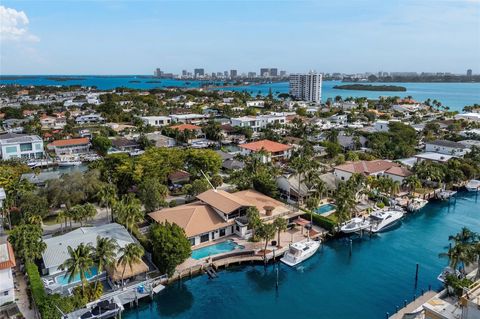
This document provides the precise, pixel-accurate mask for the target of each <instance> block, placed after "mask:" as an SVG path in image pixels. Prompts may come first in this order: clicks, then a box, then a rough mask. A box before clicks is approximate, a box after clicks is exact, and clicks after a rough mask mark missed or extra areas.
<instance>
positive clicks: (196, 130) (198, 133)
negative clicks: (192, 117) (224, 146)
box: [170, 124, 205, 141]
mask: <svg viewBox="0 0 480 319" xmlns="http://www.w3.org/2000/svg"><path fill="white" fill-rule="evenodd" d="M170 129H172V130H174V131H178V132H182V133H183V132H184V131H190V132H192V134H193V137H195V138H198V137H204V136H205V135H204V134H203V133H202V128H201V127H200V126H197V125H193V124H178V125H174V126H170ZM189 141H190V139H189Z"/></svg>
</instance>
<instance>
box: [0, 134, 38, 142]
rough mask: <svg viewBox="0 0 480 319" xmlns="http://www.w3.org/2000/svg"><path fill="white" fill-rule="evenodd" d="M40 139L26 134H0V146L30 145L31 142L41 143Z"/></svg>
mask: <svg viewBox="0 0 480 319" xmlns="http://www.w3.org/2000/svg"><path fill="white" fill-rule="evenodd" d="M41 141H42V139H41V138H40V136H37V135H27V134H16V133H7V134H0V144H8V143H31V142H41Z"/></svg>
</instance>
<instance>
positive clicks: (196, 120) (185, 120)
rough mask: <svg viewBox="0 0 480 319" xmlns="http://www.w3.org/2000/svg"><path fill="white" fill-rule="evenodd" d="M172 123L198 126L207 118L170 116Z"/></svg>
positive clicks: (192, 114) (187, 115)
mask: <svg viewBox="0 0 480 319" xmlns="http://www.w3.org/2000/svg"><path fill="white" fill-rule="evenodd" d="M170 118H171V119H172V123H185V124H200V123H203V122H205V120H206V119H208V118H209V116H208V115H206V114H194V113H188V114H171V115H170Z"/></svg>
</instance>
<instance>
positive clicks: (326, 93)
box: [0, 75, 480, 111]
mask: <svg viewBox="0 0 480 319" xmlns="http://www.w3.org/2000/svg"><path fill="white" fill-rule="evenodd" d="M49 77H52V76H23V77H16V78H15V79H0V84H21V85H82V86H96V87H97V88H99V89H102V90H106V89H114V88H116V87H128V88H133V89H153V88H158V87H170V86H175V87H191V88H198V87H200V85H201V82H199V81H183V80H173V79H153V78H148V77H144V76H143V77H142V76H134V75H124V76H91V75H89V76H74V77H70V78H71V80H67V81H55V80H51V79H48V78H49ZM152 80H153V81H160V83H147V82H148V81H152ZM131 81H139V82H138V83H137V82H131ZM338 84H348V83H341V82H338V81H324V82H323V86H322V99H323V100H324V101H326V100H327V99H328V98H332V99H333V98H335V96H337V95H340V96H342V97H344V98H346V97H349V96H354V97H363V96H364V97H368V98H378V97H379V96H380V95H381V96H401V97H405V96H408V95H411V96H413V98H414V99H416V100H419V101H425V100H426V99H428V98H430V99H432V100H434V99H436V100H439V101H441V102H442V103H443V105H445V106H449V107H450V108H451V110H456V111H461V110H462V108H463V107H464V106H465V105H472V104H474V103H480V83H382V84H393V85H401V86H405V87H406V88H407V91H406V92H370V91H354V90H352V91H351V90H337V89H334V88H333V87H334V86H335V85H338ZM270 88H271V89H272V93H273V94H279V93H287V92H288V83H287V82H280V83H269V84H259V85H252V86H239V87H232V88H223V89H222V90H234V91H247V92H249V93H251V94H253V95H256V94H261V95H266V94H268V92H269V89H270Z"/></svg>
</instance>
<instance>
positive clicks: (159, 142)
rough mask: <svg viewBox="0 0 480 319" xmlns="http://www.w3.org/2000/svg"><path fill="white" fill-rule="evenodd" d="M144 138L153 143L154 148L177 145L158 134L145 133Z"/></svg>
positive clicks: (172, 139)
mask: <svg viewBox="0 0 480 319" xmlns="http://www.w3.org/2000/svg"><path fill="white" fill-rule="evenodd" d="M145 136H146V137H147V138H148V139H149V140H150V141H151V142H153V143H154V145H155V147H174V146H175V145H177V142H176V141H175V139H174V138H172V137H168V136H165V135H162V134H161V133H160V132H153V133H147V134H145Z"/></svg>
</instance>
